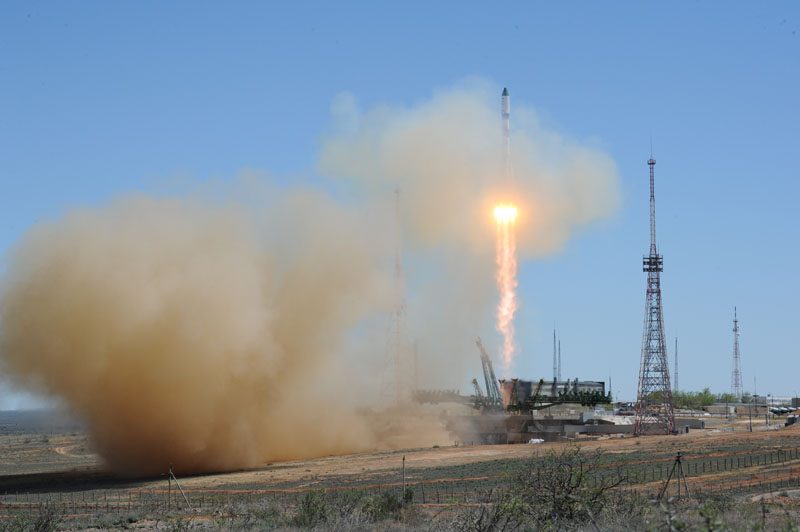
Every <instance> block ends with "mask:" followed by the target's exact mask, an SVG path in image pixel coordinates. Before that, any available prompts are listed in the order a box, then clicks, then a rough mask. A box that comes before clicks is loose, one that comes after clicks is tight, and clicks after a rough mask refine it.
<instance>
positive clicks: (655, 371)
mask: <svg viewBox="0 0 800 532" xmlns="http://www.w3.org/2000/svg"><path fill="white" fill-rule="evenodd" d="M647 164H648V165H649V166H650V255H647V256H645V257H644V258H643V260H642V267H643V268H642V269H643V271H645V272H647V299H646V303H645V313H644V333H643V334H642V356H641V365H640V367H639V391H638V393H637V396H636V423H635V425H634V428H633V434H634V435H635V436H640V435H643V434H656V433H661V434H671V433H674V432H675V413H674V410H673V406H672V387H671V386H670V381H669V364H668V362H667V361H668V359H667V343H666V336H665V335H664V314H663V308H662V305H661V275H660V274H661V272H662V271H664V258H663V257H662V256H661V255H659V254H658V250H657V248H656V195H655V168H654V167H655V165H656V161H655V159H653V157H652V156H651V157H650V159H648V161H647Z"/></svg>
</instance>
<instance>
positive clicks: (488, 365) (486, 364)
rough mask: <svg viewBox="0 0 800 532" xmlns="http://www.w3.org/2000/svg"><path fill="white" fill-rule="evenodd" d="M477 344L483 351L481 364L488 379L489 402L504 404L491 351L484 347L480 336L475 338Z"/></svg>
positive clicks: (485, 378) (486, 379)
mask: <svg viewBox="0 0 800 532" xmlns="http://www.w3.org/2000/svg"><path fill="white" fill-rule="evenodd" d="M475 344H476V345H477V346H478V349H479V350H480V352H481V364H483V378H484V380H485V381H486V395H487V404H489V405H494V406H497V405H502V404H503V397H502V396H501V395H500V387H499V386H497V377H495V376H494V369H493V368H492V359H491V358H489V353H487V352H486V348H485V347H483V342H482V341H481V337H480V336H479V337H478V339H477V340H475Z"/></svg>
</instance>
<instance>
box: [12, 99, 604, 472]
mask: <svg viewBox="0 0 800 532" xmlns="http://www.w3.org/2000/svg"><path fill="white" fill-rule="evenodd" d="M497 94H499V91H498V92H497ZM497 100H498V98H497V97H496V95H490V91H489V89H487V88H486V87H485V86H483V85H480V84H478V86H475V84H471V85H469V86H460V87H457V88H455V89H451V90H448V91H444V92H440V93H437V94H436V95H435V96H434V97H433V98H432V99H431V100H430V101H427V102H423V103H422V104H420V105H418V106H415V107H412V108H408V109H395V108H389V107H383V108H377V109H373V110H370V111H367V112H365V113H361V112H359V111H358V110H357V106H356V105H355V102H354V101H353V100H352V98H350V97H347V96H343V97H340V98H339V99H338V100H337V102H336V103H335V105H334V108H333V111H334V113H333V114H334V118H335V122H336V123H335V126H334V130H333V131H332V132H331V133H330V134H329V135H328V136H326V137H325V138H324V139H323V142H322V147H321V152H320V157H319V161H318V171H319V173H320V175H321V176H323V177H324V179H326V180H328V181H327V183H329V184H330V186H328V185H325V183H323V184H322V185H321V186H319V187H317V188H313V187H285V186H281V185H278V184H275V180H270V179H268V178H259V179H256V180H250V179H244V180H240V181H239V182H238V184H236V185H235V186H232V187H231V188H232V189H234V190H233V192H230V193H226V194H223V197H222V199H220V198H219V197H214V199H211V198H210V196H212V195H209V194H203V193H197V192H194V193H192V194H186V195H185V196H183V197H175V196H160V197H155V196H148V195H142V194H137V195H128V196H125V197H121V198H118V199H116V200H113V201H111V202H109V203H108V204H106V205H101V206H96V207H87V208H75V209H72V210H70V211H68V212H67V213H66V214H64V215H63V216H61V217H59V218H57V219H54V220H51V221H46V222H41V223H39V224H37V225H35V226H34V227H32V228H31V229H29V230H28V231H27V233H26V234H25V235H24V236H23V237H22V239H21V240H20V241H19V242H18V243H17V244H16V245H15V247H14V248H13V249H12V250H11V251H10V252H9V258H8V264H7V268H6V271H5V273H4V274H3V278H2V284H0V355H1V356H2V361H3V367H2V370H3V372H4V373H5V374H6V375H7V376H8V378H9V379H11V380H12V382H13V383H14V384H15V385H17V386H21V387H24V388H26V389H29V390H32V391H35V392H39V393H43V394H47V395H52V396H56V397H60V398H62V399H63V400H64V401H65V403H66V404H67V405H68V406H69V408H70V409H71V410H73V411H74V412H75V413H77V414H78V415H80V416H81V417H82V418H83V419H85V421H86V422H87V424H88V426H89V428H90V431H91V434H92V437H93V441H94V442H95V445H96V447H97V449H98V451H99V452H100V454H101V456H102V457H103V458H104V460H105V461H106V463H107V465H108V466H109V467H110V468H111V469H113V470H114V471H116V472H119V473H121V474H127V475H143V474H151V473H163V472H165V471H166V469H167V467H168V465H169V464H170V463H172V464H174V467H175V468H176V470H178V471H182V472H189V471H193V472H200V471H224V470H231V469H237V468H246V467H252V466H256V465H259V464H261V463H264V462H266V461H271V460H282V459H291V458H303V457H312V456H321V455H329V454H340V453H346V452H354V451H359V450H369V449H376V448H390V447H395V446H410V445H430V444H434V443H446V442H448V441H450V440H451V439H452V438H449V436H448V435H447V433H446V432H445V431H444V429H443V428H442V427H441V424H439V423H438V422H437V421H436V419H437V417H436V415H435V414H432V413H430V412H429V411H427V410H426V413H425V414H424V415H413V414H412V415H408V412H407V411H406V415H404V416H397V417H398V419H399V418H402V419H404V420H405V421H404V422H403V424H402V426H397V425H392V424H391V423H389V422H387V418H386V417H385V416H381V415H380V413H376V412H375V410H374V408H372V409H369V407H372V406H373V405H374V404H375V403H376V394H378V393H379V392H380V388H381V386H382V372H383V371H384V369H385V365H384V363H383V362H384V360H385V357H386V343H385V341H386V340H385V334H384V333H385V331H386V328H385V324H386V316H387V315H388V313H389V312H390V310H391V308H392V306H393V304H394V300H393V288H394V284H393V265H394V264H393V256H392V254H393V249H394V247H395V244H394V241H393V239H392V237H391V236H389V237H387V235H392V234H393V223H394V212H393V208H392V202H391V199H389V198H390V197H391V190H392V189H393V188H394V187H396V186H399V187H400V188H401V190H402V228H403V231H402V232H403V246H404V259H405V261H406V262H405V264H406V270H405V271H406V276H407V283H408V290H409V295H408V297H409V307H408V308H409V334H410V335H411V336H413V337H414V338H417V339H419V340H420V344H421V346H422V352H421V353H420V359H421V360H420V362H421V364H422V365H423V367H424V368H425V371H424V373H425V375H426V377H425V378H426V379H428V380H427V381H423V382H421V383H420V384H421V385H427V386H431V387H433V386H451V387H457V384H458V382H460V380H461V378H462V375H461V374H460V373H459V371H458V369H457V365H456V366H454V365H453V364H454V362H455V363H456V364H458V363H460V362H459V361H460V360H461V359H463V358H464V357H467V358H469V359H470V360H471V359H473V358H475V355H474V346H473V345H472V344H471V342H472V340H473V338H474V336H475V331H476V330H479V329H480V328H482V327H486V326H487V324H489V323H491V318H490V314H491V310H492V309H491V307H492V304H493V302H492V297H493V282H494V281H493V277H492V258H493V251H494V240H493V239H494V235H493V233H492V225H491V223H490V218H491V208H492V207H493V204H494V202H495V200H496V199H498V198H500V197H504V196H508V195H509V194H512V195H513V197H514V199H515V201H517V203H518V204H519V205H520V206H521V215H520V224H519V225H520V227H521V232H520V235H519V245H520V250H521V251H522V253H523V256H527V257H537V256H543V255H545V254H548V253H553V252H555V251H557V250H558V249H559V248H560V247H561V246H563V244H564V242H565V241H566V240H567V238H568V237H569V235H570V233H571V232H572V231H573V230H574V228H576V227H579V226H581V225H584V224H587V223H590V222H592V221H594V220H596V219H599V218H602V217H604V216H607V215H608V214H610V213H611V212H613V210H614V208H615V206H616V204H617V202H618V185H617V176H616V171H615V169H614V164H613V162H612V161H611V160H610V159H609V158H608V157H607V156H605V155H603V154H602V153H600V152H598V151H596V150H593V149H589V148H586V147H582V146H581V145H579V144H577V143H573V142H568V141H566V140H564V139H563V138H562V137H560V136H558V135H556V134H554V133H551V132H547V131H545V130H544V129H542V128H541V127H539V126H538V124H537V122H536V119H535V115H534V114H533V113H532V111H528V112H520V111H516V114H515V115H513V116H515V117H516V116H518V115H519V116H522V117H523V119H522V120H520V121H519V124H518V125H517V128H516V129H515V130H514V133H513V134H514V137H513V139H514V140H513V142H514V145H513V153H514V168H515V178H514V180H513V182H511V183H504V182H502V181H501V180H499V179H498V169H499V168H502V164H501V160H500V158H499V155H500V153H501V150H500V149H499V139H498V140H497V142H495V137H499V130H500V128H499V118H498V117H497V115H498V112H497V105H495V104H496V103H497ZM525 117H527V118H525ZM254 182H255V183H256V184H254ZM242 183H244V184H242ZM223 188H224V187H223ZM242 189H244V190H242ZM331 190H333V192H331ZM213 196H218V195H217V194H213ZM487 213H488V218H487ZM465 287H469V288H468V289H465ZM454 368H456V369H454ZM440 370H441V371H440ZM453 384H455V386H453ZM415 420H417V421H416V422H415ZM400 435H401V436H402V437H399V436H400Z"/></svg>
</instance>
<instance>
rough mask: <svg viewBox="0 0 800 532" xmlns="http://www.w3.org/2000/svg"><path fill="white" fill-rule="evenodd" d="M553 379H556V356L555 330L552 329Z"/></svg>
mask: <svg viewBox="0 0 800 532" xmlns="http://www.w3.org/2000/svg"><path fill="white" fill-rule="evenodd" d="M553 380H554V381H557V380H558V356H557V355H556V330H555V329H553Z"/></svg>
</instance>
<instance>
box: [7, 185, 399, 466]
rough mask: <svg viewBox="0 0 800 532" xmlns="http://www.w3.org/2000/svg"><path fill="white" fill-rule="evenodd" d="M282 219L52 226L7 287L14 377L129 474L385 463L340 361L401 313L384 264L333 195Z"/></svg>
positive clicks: (191, 210) (151, 213)
mask: <svg viewBox="0 0 800 532" xmlns="http://www.w3.org/2000/svg"><path fill="white" fill-rule="evenodd" d="M268 210H269V212H270V214H269V215H267V218H268V220H264V219H260V220H259V218H258V217H256V216H255V215H254V214H253V213H252V212H249V211H248V210H247V209H245V208H243V207H242V206H241V205H227V206H219V205H216V206H215V205H209V204H206V203H204V202H202V201H199V200H187V199H156V198H148V197H135V198H127V199H123V200H120V201H117V202H115V203H113V204H111V205H109V206H107V207H102V208H97V209H83V210H77V211H73V212H72V213H70V214H68V215H67V216H66V217H65V218H64V219H62V220H58V221H56V222H51V223H44V224H40V225H38V226H37V227H35V228H34V229H33V230H32V231H31V232H30V233H29V234H28V236H27V237H26V238H25V239H24V240H23V241H22V242H21V243H20V244H19V245H18V247H17V249H16V250H15V252H14V253H13V260H12V263H11V265H10V268H9V272H8V274H7V278H6V279H5V282H4V283H3V293H2V310H1V311H0V312H1V313H0V320H1V321H0V323H2V330H1V334H0V350H2V354H3V357H4V359H5V363H6V366H7V367H6V370H7V371H11V372H13V373H14V374H15V375H17V376H18V379H20V380H22V381H25V382H26V383H34V384H35V385H36V386H37V387H38V389H40V390H42V391H45V392H47V393H51V394H55V395H58V396H61V397H64V398H65V399H66V401H67V403H68V404H69V405H70V406H71V407H72V408H73V409H74V410H76V411H77V412H78V413H79V414H81V415H83V416H84V417H85V418H86V420H87V421H88V423H89V426H90V428H91V431H92V435H93V437H94V439H95V441H96V444H97V446H98V448H99V451H100V452H101V454H102V455H103V457H104V458H105V459H106V460H107V461H108V463H109V465H110V466H111V467H112V468H113V469H115V470H117V471H121V472H125V473H131V474H142V473H148V472H164V471H165V468H166V467H167V466H168V464H169V462H173V463H174V464H175V467H176V468H179V470H181V471H202V470H220V469H230V468H237V467H246V466H251V465H255V464H258V463H262V462H263V461H264V460H269V459H279V458H294V457H302V456H312V455H320V454H331V453H338V452H344V451H353V450H357V449H365V448H372V447H374V446H375V445H376V436H375V434H373V433H372V432H371V431H370V430H368V428H367V427H366V426H365V424H364V423H363V422H362V420H361V419H359V418H358V417H357V416H356V415H355V414H353V410H352V409H351V408H349V407H350V405H344V404H342V403H341V401H339V400H337V398H336V388H337V386H342V385H343V384H344V383H346V382H348V380H344V377H345V376H347V377H350V376H351V375H352V374H351V373H350V372H348V371H343V370H342V369H341V368H339V370H338V371H333V370H332V369H331V368H330V367H329V362H330V358H331V357H333V356H335V355H337V349H338V348H339V344H340V343H341V341H342V337H343V335H344V334H346V331H347V330H348V328H349V327H351V326H352V325H353V324H354V323H356V322H357V321H358V320H360V319H361V318H362V317H364V316H365V315H366V314H367V313H368V312H370V311H374V310H375V309H381V308H383V306H384V302H382V301H381V298H382V297H383V295H384V294H383V291H382V289H381V286H382V285H385V284H386V283H385V282H383V281H381V279H380V274H379V272H378V269H377V268H376V265H375V262H376V257H375V250H376V249H379V248H378V246H374V245H370V244H369V242H370V241H371V240H372V237H371V236H370V234H369V233H368V232H367V231H366V230H364V229H363V227H364V226H363V224H362V223H361V222H360V220H359V215H358V214H357V213H355V212H352V211H350V212H345V211H344V210H343V209H341V208H339V207H336V206H334V205H333V204H332V203H331V202H330V201H329V200H327V199H325V198H324V197H322V196H320V195H318V194H316V193H305V194H301V193H294V194H287V195H285V196H282V197H281V201H280V202H279V203H276V204H273V205H271V206H270V208H269V209H268ZM257 220H258V221H257ZM339 365H341V364H339ZM334 369H335V368H334Z"/></svg>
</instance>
